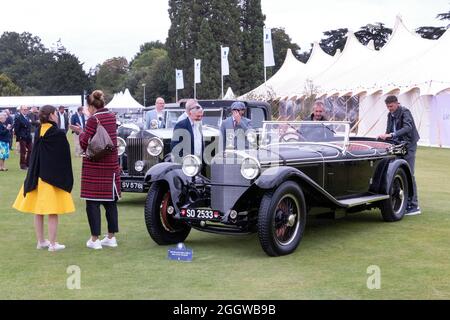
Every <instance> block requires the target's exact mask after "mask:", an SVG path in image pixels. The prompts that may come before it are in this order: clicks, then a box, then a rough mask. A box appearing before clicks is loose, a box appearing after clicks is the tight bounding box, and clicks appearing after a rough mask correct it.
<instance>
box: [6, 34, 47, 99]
mask: <svg viewBox="0 0 450 320" xmlns="http://www.w3.org/2000/svg"><path fill="white" fill-rule="evenodd" d="M53 62H54V60H53V54H52V53H51V52H50V51H49V50H47V49H46V48H45V47H44V45H43V44H42V43H41V39H40V38H39V37H35V36H33V35H32V34H30V33H28V32H23V33H21V34H19V33H16V32H5V33H3V34H2V36H1V37H0V70H2V72H3V73H4V74H6V75H7V76H8V77H9V78H10V79H11V80H12V81H13V82H14V83H16V84H17V85H18V86H19V87H20V88H21V89H22V90H23V92H24V93H25V94H28V95H34V94H40V92H41V90H42V89H43V88H44V87H45V81H46V80H47V79H46V78H45V74H46V72H47V70H48V68H49V67H50V66H51V65H52V63H53Z"/></svg>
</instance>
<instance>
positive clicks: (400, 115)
mask: <svg viewBox="0 0 450 320" xmlns="http://www.w3.org/2000/svg"><path fill="white" fill-rule="evenodd" d="M385 103H386V107H387V108H388V110H389V114H388V119H387V126H386V133H384V134H381V135H379V136H378V138H379V139H383V140H387V139H390V140H393V141H394V142H396V143H402V142H406V143H407V150H408V152H407V154H406V155H405V156H404V157H403V158H404V159H405V160H406V161H407V162H408V164H409V167H410V168H411V173H412V174H413V190H414V195H413V196H412V197H411V198H409V199H408V208H407V212H406V215H416V214H420V208H419V205H418V200H417V187H416V179H415V177H414V168H415V162H416V151H417V141H419V139H420V137H419V132H417V129H416V124H415V123H414V118H413V116H412V114H411V111H409V110H408V109H407V108H405V107H403V106H401V105H400V103H399V102H398V99H397V97H396V96H388V97H387V98H386V100H385Z"/></svg>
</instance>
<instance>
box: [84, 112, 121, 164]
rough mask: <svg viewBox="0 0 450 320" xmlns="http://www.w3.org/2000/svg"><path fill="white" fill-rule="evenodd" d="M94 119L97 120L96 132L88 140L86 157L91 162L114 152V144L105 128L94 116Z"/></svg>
mask: <svg viewBox="0 0 450 320" xmlns="http://www.w3.org/2000/svg"><path fill="white" fill-rule="evenodd" d="M94 118H95V119H96V120H97V130H96V132H95V134H94V135H93V136H92V138H90V139H89V142H88V146H87V149H86V157H87V158H88V159H89V160H91V161H99V160H101V159H102V158H103V157H104V156H105V155H107V154H108V153H111V152H112V151H113V150H114V144H113V142H112V140H111V137H110V136H109V134H108V132H107V131H106V129H105V127H103V126H102V124H101V123H100V121H99V120H98V118H97V117H96V116H94Z"/></svg>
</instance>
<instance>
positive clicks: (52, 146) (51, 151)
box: [0, 90, 420, 251]
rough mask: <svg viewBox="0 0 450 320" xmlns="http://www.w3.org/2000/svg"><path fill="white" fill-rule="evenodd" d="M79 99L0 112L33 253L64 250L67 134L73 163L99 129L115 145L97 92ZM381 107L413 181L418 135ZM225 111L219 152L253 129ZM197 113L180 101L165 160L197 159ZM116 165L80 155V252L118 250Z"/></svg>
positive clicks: (0, 130)
mask: <svg viewBox="0 0 450 320" xmlns="http://www.w3.org/2000/svg"><path fill="white" fill-rule="evenodd" d="M86 100H87V110H85V108H83V107H79V108H78V109H77V112H76V113H74V114H73V115H72V116H71V117H70V119H69V115H68V114H67V112H66V111H65V108H64V107H62V106H61V107H59V108H55V107H53V106H49V105H46V106H43V107H41V108H40V109H39V111H38V110H37V108H31V110H30V109H29V108H28V107H26V106H21V107H20V108H19V112H18V114H17V115H16V116H15V118H13V117H12V116H11V114H10V113H9V111H8V110H6V111H5V112H1V113H0V171H7V170H8V168H7V167H6V160H7V159H8V158H9V152H10V150H12V137H13V135H15V137H16V141H17V142H18V145H19V149H20V161H19V166H20V168H21V169H22V170H27V175H26V178H25V181H24V183H23V185H22V187H21V189H20V191H19V193H18V195H17V197H16V200H15V202H14V204H13V208H15V209H17V210H18V211H21V212H25V213H31V214H34V217H35V219H34V227H35V232H36V238H37V249H47V250H48V251H59V250H62V249H64V248H65V245H63V244H60V243H58V242H57V241H56V238H57V227H58V217H59V215H61V214H67V213H71V212H74V211H75V206H74V202H73V198H72V195H71V192H72V187H73V173H72V162H71V152H70V146H69V142H68V140H67V132H68V131H69V130H71V134H72V135H73V140H74V146H75V156H77V157H79V156H82V155H83V154H84V152H85V151H86V149H87V148H88V144H89V141H90V139H91V138H92V137H93V136H94V135H95V133H96V131H97V127H98V125H100V124H101V125H102V126H103V127H104V128H105V129H106V132H107V133H108V135H109V136H110V138H111V140H112V142H113V144H114V145H117V131H116V116H115V114H114V113H112V112H111V111H109V110H108V109H107V108H105V98H104V94H103V92H102V91H100V90H96V91H94V92H93V93H92V94H90V95H89V96H88V97H87V99H86ZM385 103H386V106H387V108H388V111H389V113H388V121H387V128H386V132H385V133H383V134H380V135H379V137H378V138H379V139H381V140H393V141H394V142H395V143H401V142H407V143H408V153H407V154H406V155H405V156H404V158H405V160H406V161H407V162H408V164H409V167H410V168H411V171H412V173H413V174H414V168H415V154H416V149H417V141H418V140H419V135H418V132H417V129H416V127H415V124H414V120H413V117H412V115H411V112H410V111H409V110H408V109H407V108H405V107H403V106H401V105H400V103H399V102H398V100H397V97H395V96H388V97H387V98H386V100H385ZM164 106H165V102H164V99H162V98H158V99H157V100H156V108H155V110H154V111H152V112H148V113H147V116H146V123H147V124H146V125H145V128H152V126H156V127H157V128H161V127H163V126H164V117H163V116H162V114H163V111H164ZM230 110H231V115H230V116H229V117H228V118H226V119H224V120H223V121H222V125H221V128H220V132H221V137H220V139H221V144H222V146H223V148H224V149H228V148H233V149H237V148H239V145H238V140H239V139H236V138H237V137H239V134H242V133H245V132H247V131H248V130H249V129H252V124H251V121H250V119H248V118H246V117H245V112H246V106H245V104H244V103H243V102H234V103H233V104H232V105H231V107H230ZM203 111H204V110H203V107H202V106H201V104H200V103H199V102H198V101H197V100H195V99H189V100H187V101H186V104H185V112H184V113H183V114H182V115H181V116H180V117H179V119H178V122H177V123H176V125H175V128H174V133H173V137H172V141H171V150H172V161H180V160H181V159H182V158H183V157H184V156H186V155H188V154H191V155H196V156H198V157H199V158H200V159H202V160H203V157H202V155H203V152H204V149H205V145H204V139H203V133H202V118H203ZM308 120H311V121H326V120H327V118H326V115H325V106H324V103H323V102H322V101H316V102H315V103H314V105H313V109H312V113H311V115H310V116H309V118H308ZM152 121H153V122H154V123H153V125H151V123H152ZM180 132H182V134H180ZM244 139H245V136H244ZM186 141H189V143H188V145H187V146H186V145H184V146H183V147H182V148H180V144H181V143H182V142H186ZM184 144H186V143H184ZM241 147H242V146H241ZM245 147H246V146H244V148H245ZM117 159H118V153H117V148H114V150H113V151H111V152H110V153H109V154H107V155H106V156H104V157H103V158H101V159H100V160H96V161H94V160H93V159H90V158H89V157H86V156H83V159H82V169H81V195H80V196H81V199H84V200H85V201H86V214H87V218H88V223H89V228H90V234H91V236H90V237H89V239H88V240H87V243H86V246H87V247H88V248H91V249H95V250H98V249H102V247H103V246H109V247H117V246H118V242H117V240H116V233H118V232H119V223H118V209H117V201H118V200H119V198H120V168H119V163H118V160H117ZM413 178H414V177H413ZM413 185H414V188H413V189H414V193H413V196H412V197H410V198H409V199H408V208H407V214H410V215H413V214H418V213H420V209H419V206H418V200H417V188H416V183H415V179H413ZM101 206H103V207H104V208H105V213H106V220H107V229H108V234H107V235H106V236H105V237H104V238H103V239H101V240H100V238H99V237H100V235H101V211H100V207H101ZM45 216H48V235H49V237H48V239H46V238H45V237H44V217H45Z"/></svg>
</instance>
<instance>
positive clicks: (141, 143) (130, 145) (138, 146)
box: [126, 138, 160, 176]
mask: <svg viewBox="0 0 450 320" xmlns="http://www.w3.org/2000/svg"><path fill="white" fill-rule="evenodd" d="M149 140H150V139H148V138H128V139H127V149H126V153H127V156H128V161H127V164H128V174H129V175H132V176H140V175H145V172H146V171H147V170H148V169H149V168H150V167H151V166H153V165H155V164H157V163H159V162H160V160H159V157H153V156H151V155H149V154H148V152H147V144H148V142H149ZM139 160H141V161H144V163H145V167H144V170H142V172H137V171H136V170H135V169H134V164H135V163H136V161H139Z"/></svg>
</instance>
